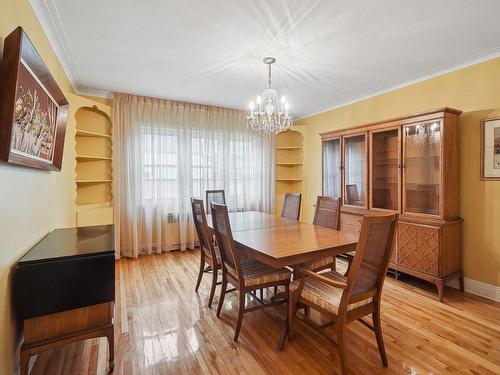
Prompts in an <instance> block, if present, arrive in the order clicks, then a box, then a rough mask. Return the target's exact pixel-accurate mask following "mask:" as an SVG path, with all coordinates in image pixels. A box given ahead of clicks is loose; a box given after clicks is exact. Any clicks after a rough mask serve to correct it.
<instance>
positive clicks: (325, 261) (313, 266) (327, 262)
mask: <svg viewBox="0 0 500 375" xmlns="http://www.w3.org/2000/svg"><path fill="white" fill-rule="evenodd" d="M333 262H334V259H333V257H326V258H322V259H318V260H313V261H312V262H309V263H306V264H305V265H304V268H307V269H308V270H311V271H315V270H322V269H325V268H328V267H331V266H332V264H333Z"/></svg>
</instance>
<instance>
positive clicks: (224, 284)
mask: <svg viewBox="0 0 500 375" xmlns="http://www.w3.org/2000/svg"><path fill="white" fill-rule="evenodd" d="M226 288H227V280H226V275H225V274H224V272H222V285H221V290H220V298H219V306H217V317H219V316H220V312H221V310H222V305H224V297H225V296H226Z"/></svg>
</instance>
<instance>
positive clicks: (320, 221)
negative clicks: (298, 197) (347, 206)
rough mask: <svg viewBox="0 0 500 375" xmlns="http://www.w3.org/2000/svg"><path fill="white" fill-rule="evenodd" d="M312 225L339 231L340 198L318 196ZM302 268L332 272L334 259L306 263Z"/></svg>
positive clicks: (331, 257)
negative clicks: (329, 270)
mask: <svg viewBox="0 0 500 375" xmlns="http://www.w3.org/2000/svg"><path fill="white" fill-rule="evenodd" d="M313 224H314V225H320V226H323V227H327V228H331V229H335V230H340V198H333V197H327V196H321V195H318V198H316V208H315V211H314V219H313ZM304 268H307V269H308V270H311V271H315V272H318V271H322V270H325V269H328V268H330V269H331V270H332V271H333V270H335V257H333V256H329V257H326V258H322V259H318V260H315V261H312V262H309V263H306V264H305V265H304Z"/></svg>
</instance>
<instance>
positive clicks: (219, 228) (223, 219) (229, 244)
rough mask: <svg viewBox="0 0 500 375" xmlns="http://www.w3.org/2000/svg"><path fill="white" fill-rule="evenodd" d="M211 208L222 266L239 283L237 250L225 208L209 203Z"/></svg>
mask: <svg viewBox="0 0 500 375" xmlns="http://www.w3.org/2000/svg"><path fill="white" fill-rule="evenodd" d="M211 207H212V223H213V226H214V232H215V238H216V240H217V245H218V246H219V252H220V255H221V259H222V264H223V266H224V267H226V269H227V270H228V271H229V272H230V273H232V274H233V275H235V276H236V277H237V278H238V280H239V281H241V277H242V276H243V275H242V273H241V267H240V263H241V259H240V254H239V252H238V249H237V248H236V246H235V244H234V239H233V233H232V231H231V224H230V223H229V215H228V213H227V206H226V205H224V204H217V203H211ZM228 268H229V269H228Z"/></svg>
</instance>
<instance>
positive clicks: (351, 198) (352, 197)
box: [345, 184, 360, 204]
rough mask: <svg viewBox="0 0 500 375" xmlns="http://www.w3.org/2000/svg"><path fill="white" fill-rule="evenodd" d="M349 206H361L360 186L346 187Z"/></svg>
mask: <svg viewBox="0 0 500 375" xmlns="http://www.w3.org/2000/svg"><path fill="white" fill-rule="evenodd" d="M345 188H346V198H347V204H359V202H360V200H359V193H358V186H357V185H356V184H351V185H346V187H345Z"/></svg>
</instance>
